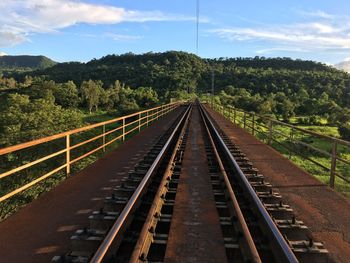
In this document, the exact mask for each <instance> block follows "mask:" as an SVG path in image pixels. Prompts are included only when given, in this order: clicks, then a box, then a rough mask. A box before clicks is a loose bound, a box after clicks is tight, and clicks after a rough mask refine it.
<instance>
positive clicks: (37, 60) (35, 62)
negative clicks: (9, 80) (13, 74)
mask: <svg viewBox="0 0 350 263" xmlns="http://www.w3.org/2000/svg"><path fill="white" fill-rule="evenodd" d="M55 64H56V62H55V61H53V60H51V59H49V58H47V57H45V56H25V55H23V56H0V70H10V71H11V70H33V69H45V68H48V67H51V66H53V65H55Z"/></svg>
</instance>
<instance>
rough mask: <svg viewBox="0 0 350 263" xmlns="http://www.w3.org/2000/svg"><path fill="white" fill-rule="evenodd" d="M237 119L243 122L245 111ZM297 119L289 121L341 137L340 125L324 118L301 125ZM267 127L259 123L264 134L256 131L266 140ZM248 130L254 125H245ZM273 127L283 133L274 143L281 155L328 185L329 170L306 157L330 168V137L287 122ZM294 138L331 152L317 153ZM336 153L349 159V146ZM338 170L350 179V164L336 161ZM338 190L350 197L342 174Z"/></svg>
mask: <svg viewBox="0 0 350 263" xmlns="http://www.w3.org/2000/svg"><path fill="white" fill-rule="evenodd" d="M236 120H237V121H238V122H242V121H243V116H242V114H238V115H237V119H236ZM298 120H299V117H294V118H292V119H291V120H290V122H291V124H292V125H294V126H296V127H298V128H302V129H304V130H308V131H312V132H315V133H319V134H322V135H327V136H330V137H336V138H339V132H338V128H337V127H334V126H327V125H326V124H325V123H326V121H325V120H321V121H320V123H321V124H320V125H301V124H298V123H297V121H298ZM247 123H248V125H251V124H250V120H248V121H247ZM263 125H264V126H266V127H268V124H267V123H263ZM240 126H241V127H243V125H242V124H240ZM266 127H261V126H259V129H260V131H262V132H263V134H261V133H258V132H256V133H255V136H256V137H257V138H259V139H260V140H262V141H264V142H266V143H267V141H268V140H267V134H268V129H267V128H266ZM246 129H247V131H248V132H251V128H249V127H246ZM273 129H274V131H275V132H278V133H280V134H277V133H275V134H274V139H275V141H274V142H273V143H272V144H271V146H272V147H273V148H275V149H276V150H278V151H279V152H280V153H281V154H283V155H284V156H286V157H287V158H290V160H291V161H292V162H294V163H295V164H296V165H297V166H299V167H300V168H302V169H303V170H305V171H307V172H308V173H310V174H312V175H313V176H315V177H316V178H317V179H318V180H320V181H321V182H323V183H326V184H329V179H330V172H329V171H327V170H326V169H324V168H322V167H321V166H318V165H316V164H314V163H313V162H311V161H309V160H307V159H306V158H305V157H307V158H309V159H312V160H313V161H315V162H318V163H320V164H321V165H323V166H325V167H327V168H329V169H330V168H331V156H329V155H330V154H331V153H332V147H333V142H332V141H331V140H329V139H326V138H323V137H319V136H315V135H311V134H307V133H304V132H302V131H297V130H292V129H291V128H290V127H288V126H284V125H274V127H273ZM292 139H293V140H297V141H300V142H301V143H304V144H308V145H310V146H312V147H314V148H317V149H320V150H322V151H324V152H326V153H328V155H327V154H324V153H320V152H317V151H315V150H313V149H310V148H307V147H305V146H303V145H302V144H301V143H292V141H293V140H292ZM286 146H287V147H289V148H291V149H292V150H293V152H290V151H289V150H288V149H286ZM294 151H295V152H294ZM337 154H338V156H339V157H341V158H343V159H345V160H347V161H349V162H350V147H347V146H343V145H338V147H337ZM336 172H337V173H338V174H341V175H342V176H344V177H345V178H349V179H350V165H348V164H344V163H342V162H340V161H337V169H336ZM335 189H336V190H337V191H339V192H341V193H343V194H344V195H346V196H350V184H349V183H347V182H346V181H343V180H342V179H341V178H339V177H337V178H336V180H335Z"/></svg>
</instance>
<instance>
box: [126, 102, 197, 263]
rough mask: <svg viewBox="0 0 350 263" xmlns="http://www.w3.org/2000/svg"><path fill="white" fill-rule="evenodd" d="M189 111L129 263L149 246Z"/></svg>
mask: <svg viewBox="0 0 350 263" xmlns="http://www.w3.org/2000/svg"><path fill="white" fill-rule="evenodd" d="M191 111H192V108H191V109H190V111H189V113H188V114H187V117H186V119H185V122H184V125H183V126H182V129H181V132H180V135H179V138H178V140H177V142H176V145H175V147H174V151H173V152H172V154H171V157H170V160H169V163H168V164H167V167H166V169H165V172H164V175H163V178H162V180H161V182H160V184H159V188H158V190H157V193H156V196H155V197H154V200H153V203H152V206H151V208H150V210H149V212H148V215H147V218H146V221H145V223H144V224H143V227H142V230H141V232H140V236H139V238H138V240H137V242H136V245H135V247H134V250H133V253H132V255H131V257H130V260H129V263H136V262H139V259H140V256H141V255H142V253H143V252H144V251H145V250H147V245H149V243H147V241H148V240H147V237H148V236H149V235H150V232H149V229H150V227H151V225H152V223H153V220H158V219H157V218H155V216H154V215H155V213H156V212H157V209H158V208H159V207H161V205H162V203H161V202H162V198H161V196H162V194H163V193H164V192H165V189H166V187H167V186H166V184H167V180H168V176H169V175H171V173H172V168H173V161H174V160H175V157H176V153H177V150H178V148H179V146H180V144H181V141H182V140H181V138H182V137H183V135H184V133H185V130H186V127H187V125H188V120H189V117H190V115H191Z"/></svg>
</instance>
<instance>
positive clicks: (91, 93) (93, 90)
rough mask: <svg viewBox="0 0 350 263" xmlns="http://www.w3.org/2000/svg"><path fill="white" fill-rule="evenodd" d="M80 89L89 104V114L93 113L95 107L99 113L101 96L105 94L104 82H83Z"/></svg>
mask: <svg viewBox="0 0 350 263" xmlns="http://www.w3.org/2000/svg"><path fill="white" fill-rule="evenodd" d="M80 89H81V93H82V97H83V99H84V100H85V101H86V103H87V106H88V109H89V112H90V113H91V112H92V109H93V107H95V109H96V111H97V110H98V105H99V103H100V98H101V94H102V93H103V89H102V82H101V81H94V80H91V79H90V80H89V81H83V83H82V84H81V88H80Z"/></svg>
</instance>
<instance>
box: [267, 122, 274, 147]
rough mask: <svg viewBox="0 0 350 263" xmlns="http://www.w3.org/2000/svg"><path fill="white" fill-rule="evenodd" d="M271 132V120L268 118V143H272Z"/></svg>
mask: <svg viewBox="0 0 350 263" xmlns="http://www.w3.org/2000/svg"><path fill="white" fill-rule="evenodd" d="M272 132H273V126H272V120H271V119H270V120H269V137H268V142H267V143H268V144H269V145H271V143H272Z"/></svg>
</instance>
